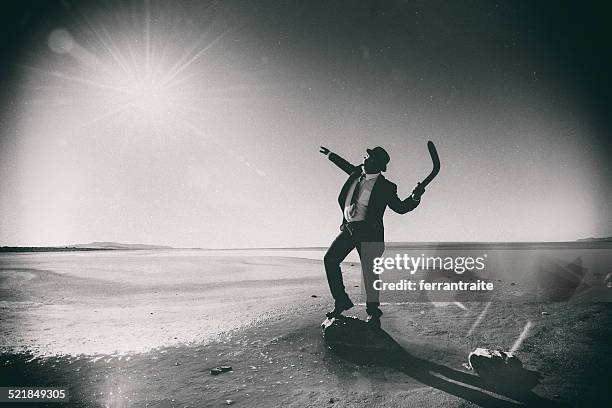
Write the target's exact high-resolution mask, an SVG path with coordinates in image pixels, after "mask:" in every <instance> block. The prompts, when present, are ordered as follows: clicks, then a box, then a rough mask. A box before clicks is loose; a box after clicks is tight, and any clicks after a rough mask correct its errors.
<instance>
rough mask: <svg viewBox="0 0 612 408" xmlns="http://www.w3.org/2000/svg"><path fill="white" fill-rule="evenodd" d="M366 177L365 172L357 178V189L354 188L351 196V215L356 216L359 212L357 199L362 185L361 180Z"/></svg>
mask: <svg viewBox="0 0 612 408" xmlns="http://www.w3.org/2000/svg"><path fill="white" fill-rule="evenodd" d="M364 178H365V174H362V175H361V176H359V179H358V180H357V184H355V189H354V190H353V195H352V196H351V207H350V208H349V215H350V216H351V217H354V216H355V214H357V200H358V198H359V187H361V186H360V185H361V181H362V180H363V179H364Z"/></svg>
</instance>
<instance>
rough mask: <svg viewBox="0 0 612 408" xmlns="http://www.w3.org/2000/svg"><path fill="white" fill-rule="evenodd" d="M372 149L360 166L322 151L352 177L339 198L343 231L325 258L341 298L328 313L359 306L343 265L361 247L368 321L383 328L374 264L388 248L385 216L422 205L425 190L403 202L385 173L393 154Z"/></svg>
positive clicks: (419, 189)
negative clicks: (344, 277)
mask: <svg viewBox="0 0 612 408" xmlns="http://www.w3.org/2000/svg"><path fill="white" fill-rule="evenodd" d="M366 152H367V156H365V157H364V160H363V163H362V164H360V165H358V166H356V165H353V164H351V163H349V162H348V161H346V160H345V159H343V158H342V157H340V156H338V155H337V154H335V153H332V152H331V151H330V150H329V149H328V148H326V147H323V146H321V153H323V154H324V155H326V156H327V157H328V158H329V160H331V161H332V162H333V163H334V164H335V165H336V166H338V167H340V169H342V170H343V171H344V172H346V173H347V174H348V175H349V177H348V179H347V180H346V182H345V183H344V186H343V187H342V190H340V195H339V196H338V204H340V209H341V210H342V214H343V217H342V225H341V226H340V234H339V235H338V236H337V237H336V239H335V240H334V242H333V243H332V244H331V246H330V247H329V249H328V250H327V253H326V254H325V257H324V258H323V260H324V264H325V273H326V274H327V282H328V283H329V289H330V291H331V294H332V296H333V297H334V301H335V305H334V310H332V311H330V312H328V313H327V317H329V318H332V317H338V316H340V315H341V314H342V312H343V311H345V310H348V309H350V308H352V307H353V306H354V305H353V302H351V300H350V299H349V296H348V295H347V293H346V290H345V288H344V283H343V281H342V272H341V270H340V263H341V262H342V261H343V260H344V259H345V258H346V256H347V255H348V254H349V253H350V252H351V251H352V250H353V249H355V248H356V249H357V252H358V253H359V258H360V260H361V267H362V273H363V282H364V285H365V290H366V298H367V300H366V311H367V313H368V323H370V324H372V325H374V326H375V327H380V317H381V316H382V311H381V310H380V308H379V306H380V302H379V298H378V291H377V290H375V289H374V287H373V282H374V280H375V275H374V273H373V272H372V266H373V265H372V264H373V260H374V258H376V257H378V256H381V255H382V253H383V251H384V241H385V236H384V226H383V214H384V212H385V209H386V208H387V207H389V208H391V209H392V210H393V211H395V212H396V213H398V214H405V213H407V212H408V211H412V210H413V209H415V208H416V207H417V206H418V205H419V203H420V200H421V195H422V194H423V193H424V192H425V189H424V188H422V187H420V186H418V185H417V188H415V189H414V191H413V192H412V194H411V195H410V196H409V197H408V198H406V199H405V200H401V199H400V198H399V197H398V196H397V185H395V184H394V183H392V182H390V181H389V180H387V179H386V178H385V177H384V176H383V175H382V174H381V172H383V171H386V170H387V164H388V163H389V160H390V158H389V154H388V153H387V152H386V151H385V149H383V148H382V147H380V146H379V147H375V148H374V149H366Z"/></svg>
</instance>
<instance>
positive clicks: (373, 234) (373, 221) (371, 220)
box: [328, 153, 419, 242]
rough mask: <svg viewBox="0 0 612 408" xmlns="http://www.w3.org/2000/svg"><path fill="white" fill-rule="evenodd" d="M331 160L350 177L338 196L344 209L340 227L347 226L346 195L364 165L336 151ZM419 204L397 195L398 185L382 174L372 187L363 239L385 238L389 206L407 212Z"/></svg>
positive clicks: (397, 211)
mask: <svg viewBox="0 0 612 408" xmlns="http://www.w3.org/2000/svg"><path fill="white" fill-rule="evenodd" d="M328 157H329V160H331V161H332V162H333V163H334V164H335V165H336V166H338V167H340V168H341V169H342V170H343V171H345V172H346V173H347V174H348V175H349V177H348V179H347V180H346V182H345V183H344V185H343V186H342V190H340V195H339V196H338V204H340V209H341V210H342V214H343V216H342V226H341V227H340V229H343V228H345V225H346V223H347V221H346V219H345V218H344V204H345V203H346V196H347V195H348V191H349V189H350V187H351V184H352V183H353V182H354V181H355V179H356V178H357V177H359V175H360V174H361V173H362V166H361V165H359V166H355V165H353V164H351V163H349V162H348V161H346V160H344V159H343V158H342V157H340V156H338V155H337V154H335V153H330V154H329V156H328ZM418 205H419V201H416V200H413V199H412V198H411V197H408V198H407V199H405V200H401V199H400V198H399V197H398V196H397V185H395V184H394V183H392V182H390V181H389V180H387V179H386V178H385V177H384V176H383V175H382V174H381V175H380V176H378V178H377V179H376V182H375V183H374V186H373V187H372V193H371V194H370V201H369V202H368V209H367V212H366V216H365V220H364V225H365V228H366V231H367V232H366V234H365V236H364V237H363V238H364V239H362V240H371V241H381V242H384V240H385V228H384V225H383V215H384V213H385V210H386V209H387V206H388V207H389V208H391V209H392V210H393V211H395V212H396V213H398V214H405V213H407V212H408V211H412V210H413V209H415V208H416V207H417V206H418Z"/></svg>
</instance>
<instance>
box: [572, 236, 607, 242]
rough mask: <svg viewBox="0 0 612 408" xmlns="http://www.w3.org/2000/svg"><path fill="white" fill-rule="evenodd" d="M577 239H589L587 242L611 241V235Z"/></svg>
mask: <svg viewBox="0 0 612 408" xmlns="http://www.w3.org/2000/svg"><path fill="white" fill-rule="evenodd" d="M577 241H589V242H612V237H603V238H592V237H591V238H582V239H578V240H577Z"/></svg>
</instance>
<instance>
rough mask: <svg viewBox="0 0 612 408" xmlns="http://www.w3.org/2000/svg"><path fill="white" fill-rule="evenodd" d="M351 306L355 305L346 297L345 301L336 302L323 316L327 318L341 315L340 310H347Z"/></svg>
mask: <svg viewBox="0 0 612 408" xmlns="http://www.w3.org/2000/svg"><path fill="white" fill-rule="evenodd" d="M353 306H355V305H354V304H353V302H351V300H350V299H347V300H346V301H345V302H342V303H337V304H336V306H335V307H334V310H332V311H331V312H327V313H325V316H327V317H328V318H329V319H331V318H334V317H340V316H342V312H344V311H345V310H349V309H350V308H352V307H353Z"/></svg>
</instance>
